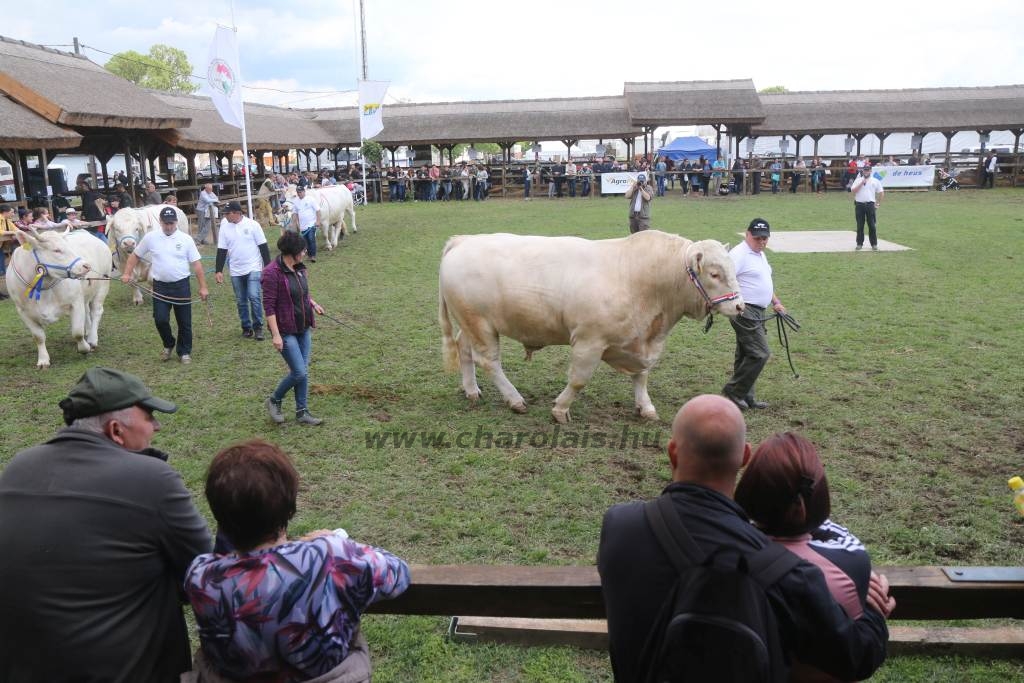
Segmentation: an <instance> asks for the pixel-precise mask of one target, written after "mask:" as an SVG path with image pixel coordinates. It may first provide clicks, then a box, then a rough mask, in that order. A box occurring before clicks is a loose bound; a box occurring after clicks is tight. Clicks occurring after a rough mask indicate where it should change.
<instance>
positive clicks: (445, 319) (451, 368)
mask: <svg viewBox="0 0 1024 683" xmlns="http://www.w3.org/2000/svg"><path fill="white" fill-rule="evenodd" d="M437 295H438V296H437V298H438V304H437V322H438V323H439V324H440V325H441V359H442V360H443V361H444V371H445V372H455V371H456V370H458V369H459V344H458V342H457V341H456V339H455V336H454V335H453V334H452V321H451V318H450V317H449V315H448V304H447V302H445V300H444V291H443V289H442V288H441V287H438V292H437Z"/></svg>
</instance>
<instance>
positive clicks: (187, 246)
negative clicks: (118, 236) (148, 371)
mask: <svg viewBox="0 0 1024 683" xmlns="http://www.w3.org/2000/svg"><path fill="white" fill-rule="evenodd" d="M160 228H161V229H160V231H153V232H148V233H146V234H145V236H143V238H142V239H141V240H139V243H138V245H137V246H136V247H135V251H133V252H132V253H131V255H130V256H129V257H128V261H127V262H126V263H125V264H124V275H122V276H121V282H123V283H125V284H128V283H130V282H131V279H132V273H133V272H134V271H135V266H136V265H138V263H139V260H140V259H145V260H147V261H149V262H150V273H151V274H152V275H153V322H154V323H156V330H157V332H159V333H160V339H161V341H163V344H164V347H163V350H162V351H161V352H160V360H167V359H169V358H170V357H171V353H172V352H173V351H174V350H175V348H177V351H178V357H179V358H180V359H181V362H182V363H185V364H188V363H191V362H192V288H191V287H190V285H189V280H188V277H189V267H190V266H191V268H192V269H193V270H194V271H195V274H196V280H197V281H198V282H199V298H201V299H202V300H203V301H206V297H207V296H209V294H210V292H209V290H207V289H206V275H205V273H204V272H203V261H202V259H201V257H200V256H199V250H198V249H197V248H196V243H195V240H193V239H192V237H190V236H189V235H186V234H185V233H183V232H182V231H181V230H178V212H177V210H176V209H174V207H171V206H165V207H164V208H163V209H161V210H160ZM171 308H174V318H175V320H177V322H178V339H177V340H175V338H174V333H173V332H172V331H171ZM175 342H177V343H175Z"/></svg>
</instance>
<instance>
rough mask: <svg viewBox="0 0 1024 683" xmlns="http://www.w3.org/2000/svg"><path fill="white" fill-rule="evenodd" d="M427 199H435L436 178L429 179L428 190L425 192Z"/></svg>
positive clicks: (431, 200) (433, 200) (432, 200)
mask: <svg viewBox="0 0 1024 683" xmlns="http://www.w3.org/2000/svg"><path fill="white" fill-rule="evenodd" d="M427 201H430V202H435V201H437V181H436V180H431V181H430V192H429V193H428V194H427Z"/></svg>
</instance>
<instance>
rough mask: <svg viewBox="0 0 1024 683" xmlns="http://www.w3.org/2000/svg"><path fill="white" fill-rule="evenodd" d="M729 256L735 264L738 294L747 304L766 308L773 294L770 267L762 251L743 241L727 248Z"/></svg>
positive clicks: (773, 288) (773, 287)
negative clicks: (755, 249) (757, 250)
mask: <svg viewBox="0 0 1024 683" xmlns="http://www.w3.org/2000/svg"><path fill="white" fill-rule="evenodd" d="M729 257H730V258H731V259H732V262H733V264H734V265H735V266H736V281H737V282H738V283H739V285H740V294H742V295H743V300H744V301H746V302H747V303H748V304H754V305H755V306H760V307H762V308H768V306H770V305H771V303H772V296H774V294H775V286H774V285H773V284H772V267H771V266H770V265H769V264H768V258H767V257H766V256H765V255H764V252H763V251H762V252H760V253H758V252H756V251H754V250H753V249H751V248H750V245H749V244H747V243H746V242H745V241H744V242H740V243H739V244H737V245H736V246H735V247H733V248H732V249H730V250H729Z"/></svg>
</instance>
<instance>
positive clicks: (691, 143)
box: [658, 137, 718, 161]
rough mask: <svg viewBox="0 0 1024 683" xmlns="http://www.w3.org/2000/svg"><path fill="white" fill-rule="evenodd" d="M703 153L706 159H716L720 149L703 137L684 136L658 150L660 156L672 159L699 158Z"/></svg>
mask: <svg viewBox="0 0 1024 683" xmlns="http://www.w3.org/2000/svg"><path fill="white" fill-rule="evenodd" d="M701 155H704V158H705V159H711V160H714V159H715V157H716V156H717V155H718V149H717V148H716V147H715V146H713V145H709V144H708V143H706V142H704V140H702V139H701V138H697V137H684V138H676V139H675V140H673V141H672V142H670V143H668V144H667V145H665V146H664V147H662V148H661V149H659V150H658V156H659V157H668V158H669V159H671V160H672V161H681V160H683V159H691V160H692V159H699V158H700V156H701Z"/></svg>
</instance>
